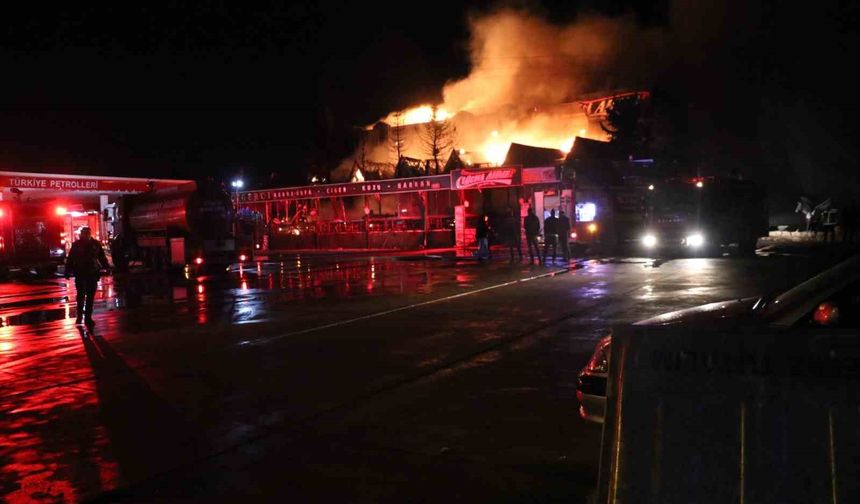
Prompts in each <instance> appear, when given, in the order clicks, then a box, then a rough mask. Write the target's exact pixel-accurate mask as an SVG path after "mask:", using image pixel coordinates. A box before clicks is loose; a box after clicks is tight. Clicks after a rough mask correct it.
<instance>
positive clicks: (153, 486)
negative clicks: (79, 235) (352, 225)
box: [0, 255, 826, 502]
mask: <svg viewBox="0 0 860 504" xmlns="http://www.w3.org/2000/svg"><path fill="white" fill-rule="evenodd" d="M824 264H826V263H825V262H822V261H819V260H815V261H812V260H810V258H808V257H806V256H804V255H771V256H766V257H756V258H750V259H736V258H715V259H676V260H669V261H666V262H658V263H654V262H652V261H650V260H646V259H619V260H590V261H580V262H578V263H575V264H574V267H573V268H570V269H569V270H568V269H567V267H566V266H565V268H562V267H561V266H562V265H561V264H557V265H556V267H541V266H528V265H526V264H519V263H518V264H510V263H508V262H507V261H505V260H501V261H494V262H492V263H489V264H486V263H476V262H473V261H469V260H456V259H454V258H449V257H446V258H421V257H412V258H409V259H398V258H394V257H384V258H342V257H341V258H338V257H316V258H307V257H305V258H295V257H291V258H288V259H285V260H284V261H279V262H274V261H273V262H261V263H257V264H253V265H250V267H242V268H241V270H239V269H238V268H237V269H236V270H235V271H233V272H231V273H230V274H229V275H226V276H219V277H205V278H200V279H195V278H191V279H185V278H168V277H166V276H162V275H155V274H135V275H131V276H127V277H121V278H105V279H103V281H102V283H101V285H100V290H99V297H100V298H99V300H98V301H97V304H96V314H95V316H94V318H95V320H96V324H95V327H94V328H93V329H92V330H83V329H78V328H76V327H75V326H74V325H73V324H72V322H73V318H74V316H75V310H76V307H75V305H74V287H73V282H69V281H65V280H62V279H51V280H43V281H26V282H22V281H19V282H10V283H4V284H0V321H2V326H0V467H2V470H0V494H2V495H4V496H5V498H6V499H7V500H9V501H12V502H16V501H17V502H23V501H28V500H31V499H43V500H46V501H78V500H86V499H102V500H105V501H112V500H115V499H118V498H123V499H127V500H132V501H153V500H165V501H174V500H177V499H191V500H207V501H211V500H220V501H235V500H237V499H239V498H249V497H250V498H254V499H258V500H259V499H267V500H275V499H281V498H285V497H292V498H302V499H303V500H311V501H323V500H325V501H332V500H335V499H336V500H339V501H350V502H355V501H359V502H380V501H385V502H404V501H411V502H415V501H426V502H438V501H440V500H445V501H463V502H466V501H468V502H475V501H480V502H490V501H491V502H498V501H514V502H516V501H523V500H539V501H553V500H559V501H562V500H563V501H566V502H578V501H582V500H584V499H585V497H586V496H587V495H588V494H589V492H590V491H591V489H592V486H593V484H594V481H595V479H596V474H597V464H598V448H599V436H600V427H599V426H595V425H592V424H587V423H585V422H583V421H581V420H580V419H579V417H578V415H577V403H576V395H575V381H576V374H577V372H578V370H579V369H580V368H581V367H582V365H583V364H584V363H585V361H586V360H587V358H588V356H589V355H590V353H591V351H592V349H593V346H594V343H595V342H596V341H597V339H599V338H600V337H601V336H602V335H604V334H605V333H606V332H607V331H608V329H609V328H610V327H611V326H612V325H614V324H625V323H629V322H632V321H636V320H639V319H642V318H646V317H650V316H653V315H656V314H659V313H663V312H666V311H670V310H675V309H680V308H685V307H689V306H695V305H698V304H702V303H707V302H712V301H718V300H723V299H730V298H736V297H745V296H751V295H758V294H762V293H767V292H776V291H780V290H783V289H785V288H788V287H790V286H791V285H793V284H795V283H797V282H799V281H801V280H803V279H805V278H807V277H809V276H810V275H811V274H813V272H814V271H817V270H820V269H821V268H822V267H823V266H824Z"/></svg>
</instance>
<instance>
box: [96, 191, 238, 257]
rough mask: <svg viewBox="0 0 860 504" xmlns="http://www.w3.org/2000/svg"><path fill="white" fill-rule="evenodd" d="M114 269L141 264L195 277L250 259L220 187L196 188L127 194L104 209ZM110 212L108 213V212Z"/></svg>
mask: <svg viewBox="0 0 860 504" xmlns="http://www.w3.org/2000/svg"><path fill="white" fill-rule="evenodd" d="M108 210H109V211H108V212H107V215H106V216H105V217H106V220H107V221H108V222H109V223H111V224H112V227H113V230H114V237H113V239H112V240H111V252H112V255H113V261H114V265H115V267H116V268H117V269H118V270H120V271H123V270H126V269H128V267H129V265H130V264H134V263H137V264H141V265H143V266H146V267H151V268H154V269H165V270H166V269H181V268H185V267H186V266H187V267H188V268H189V269H190V270H192V271H193V272H195V273H199V272H218V271H225V270H226V269H227V268H228V267H229V266H230V264H232V263H234V262H236V261H240V260H242V259H243V258H245V259H249V258H251V257H252V256H253V246H251V245H250V244H245V245H244V248H243V246H242V245H241V244H240V243H239V242H240V240H237V239H236V235H235V229H234V215H235V213H234V210H233V206H232V202H231V200H230V196H229V195H228V194H227V193H226V192H225V191H223V189H221V188H220V187H217V186H214V185H205V186H201V187H199V188H198V187H197V185H196V184H193V183H191V184H187V185H185V186H179V187H173V188H168V189H164V190H157V191H151V192H147V193H142V194H135V195H127V196H123V197H121V198H119V199H118V201H117V202H116V205H115V206H114V207H113V208H112V209H108ZM111 210H112V211H111Z"/></svg>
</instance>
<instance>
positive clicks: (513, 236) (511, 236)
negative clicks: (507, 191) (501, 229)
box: [505, 207, 523, 262]
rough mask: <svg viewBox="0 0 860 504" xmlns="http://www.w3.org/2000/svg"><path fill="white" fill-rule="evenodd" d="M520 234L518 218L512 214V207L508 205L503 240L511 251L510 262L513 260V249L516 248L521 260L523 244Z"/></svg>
mask: <svg viewBox="0 0 860 504" xmlns="http://www.w3.org/2000/svg"><path fill="white" fill-rule="evenodd" d="M520 236H521V231H520V218H519V216H517V215H514V210H513V208H510V207H508V214H507V215H506V216H505V241H506V242H507V243H508V248H509V249H510V251H511V262H513V261H514V249H516V250H517V254H518V255H519V259H520V261H522V260H523V245H522V238H521V237H520Z"/></svg>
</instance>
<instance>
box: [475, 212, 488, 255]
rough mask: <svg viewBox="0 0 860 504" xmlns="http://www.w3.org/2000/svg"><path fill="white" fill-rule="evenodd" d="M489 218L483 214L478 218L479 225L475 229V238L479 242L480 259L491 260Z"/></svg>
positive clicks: (478, 253)
mask: <svg viewBox="0 0 860 504" xmlns="http://www.w3.org/2000/svg"><path fill="white" fill-rule="evenodd" d="M488 221H489V217H488V216H487V215H486V214H481V216H480V217H478V225H477V226H476V227H475V238H476V239H477V240H478V252H477V254H476V255H477V257H478V259H490V258H491V257H492V256H491V255H490V225H489V222H488Z"/></svg>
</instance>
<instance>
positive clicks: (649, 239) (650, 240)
mask: <svg viewBox="0 0 860 504" xmlns="http://www.w3.org/2000/svg"><path fill="white" fill-rule="evenodd" d="M642 245H645V247H646V248H654V247H656V246H657V237H656V236H655V235H653V234H651V233H648V234H646V235H645V236H643V237H642Z"/></svg>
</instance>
